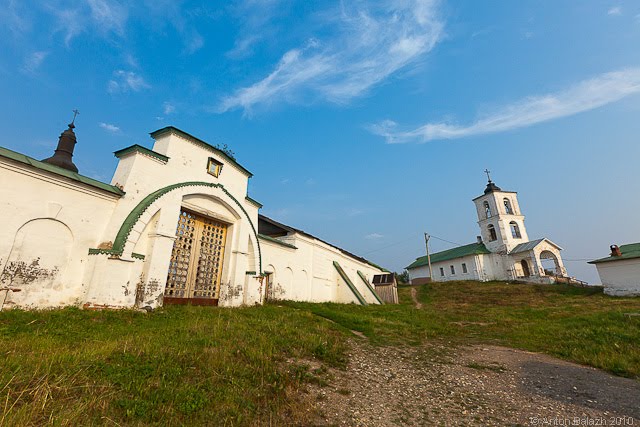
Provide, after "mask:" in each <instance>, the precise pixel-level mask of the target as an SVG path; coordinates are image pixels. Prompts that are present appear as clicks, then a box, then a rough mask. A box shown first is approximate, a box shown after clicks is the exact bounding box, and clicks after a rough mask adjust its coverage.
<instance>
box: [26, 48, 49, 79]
mask: <svg viewBox="0 0 640 427" xmlns="http://www.w3.org/2000/svg"><path fill="white" fill-rule="evenodd" d="M48 55H49V52H45V51H38V52H33V53H32V54H31V55H29V56H27V57H26V58H25V60H24V64H23V65H22V71H24V72H26V73H29V74H33V73H35V72H36V71H38V68H40V66H41V65H42V63H43V62H44V60H45V58H46V57H47V56H48Z"/></svg>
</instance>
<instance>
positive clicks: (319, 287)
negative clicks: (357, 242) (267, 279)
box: [260, 233, 383, 304]
mask: <svg viewBox="0 0 640 427" xmlns="http://www.w3.org/2000/svg"><path fill="white" fill-rule="evenodd" d="M282 241H285V242H286V243H288V244H291V245H293V246H295V247H296V248H297V249H293V248H288V247H285V246H282V245H280V244H278V243H274V242H271V241H269V240H267V239H261V240H260V244H261V247H262V256H263V264H264V265H265V267H264V271H265V272H269V273H272V274H273V297H274V298H276V299H283V300H296V301H309V302H327V301H333V302H340V303H355V304H359V302H358V300H357V297H356V296H355V295H354V294H353V292H351V290H350V289H349V287H348V286H347V284H346V283H345V282H344V281H343V280H342V278H341V277H340V275H339V274H338V272H337V270H336V269H335V267H334V265H333V262H334V261H337V262H338V263H339V264H340V266H341V267H342V269H343V270H344V272H345V273H346V274H347V276H348V277H349V279H350V280H351V283H353V285H354V286H355V287H356V288H357V289H358V291H359V292H360V294H361V295H362V296H363V298H364V299H365V301H366V302H367V303H369V304H378V301H377V299H376V298H375V296H374V295H373V294H372V293H371V291H370V290H369V289H368V287H367V286H366V284H365V283H364V282H363V281H362V279H361V278H360V277H359V275H358V271H360V272H362V273H363V274H364V275H365V276H366V277H367V279H368V280H369V283H371V281H372V280H373V276H374V275H375V274H381V273H383V271H382V270H380V269H378V268H375V267H373V266H372V265H370V264H367V263H364V262H361V261H359V260H357V259H355V258H352V257H350V256H348V255H346V254H344V253H342V252H341V251H339V250H337V249H336V248H334V247H332V246H330V245H327V244H325V243H323V242H321V241H319V240H316V239H312V238H309V237H308V236H304V235H301V234H298V233H296V234H294V235H290V236H287V237H286V238H282Z"/></svg>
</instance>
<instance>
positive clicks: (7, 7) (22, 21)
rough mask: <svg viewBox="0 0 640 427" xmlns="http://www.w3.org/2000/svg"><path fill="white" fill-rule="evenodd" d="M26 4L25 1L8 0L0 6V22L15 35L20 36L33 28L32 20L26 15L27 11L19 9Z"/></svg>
mask: <svg viewBox="0 0 640 427" xmlns="http://www.w3.org/2000/svg"><path fill="white" fill-rule="evenodd" d="M20 6H24V5H23V2H21V1H16V0H8V1H7V2H4V3H3V5H2V7H0V22H2V26H3V27H5V28H7V29H9V30H10V31H11V32H12V33H13V35H14V36H19V35H22V34H23V33H25V32H26V31H27V30H29V29H30V28H31V22H30V20H29V19H27V17H26V13H25V12H26V11H25V10H24V9H19V7H20Z"/></svg>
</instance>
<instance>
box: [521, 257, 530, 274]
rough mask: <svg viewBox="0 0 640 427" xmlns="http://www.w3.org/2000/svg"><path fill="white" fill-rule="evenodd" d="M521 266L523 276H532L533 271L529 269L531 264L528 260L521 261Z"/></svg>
mask: <svg viewBox="0 0 640 427" xmlns="http://www.w3.org/2000/svg"><path fill="white" fill-rule="evenodd" d="M520 266H521V267H522V276H523V277H529V276H531V270H530V269H529V263H528V262H527V260H526V259H523V260H522V261H520Z"/></svg>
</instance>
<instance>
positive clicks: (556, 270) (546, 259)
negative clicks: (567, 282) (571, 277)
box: [540, 250, 562, 276]
mask: <svg viewBox="0 0 640 427" xmlns="http://www.w3.org/2000/svg"><path fill="white" fill-rule="evenodd" d="M540 265H541V266H542V270H543V274H544V275H545V276H562V267H561V266H560V261H559V260H558V257H557V256H556V254H554V253H553V252H551V251H548V250H544V251H542V252H540Z"/></svg>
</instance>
